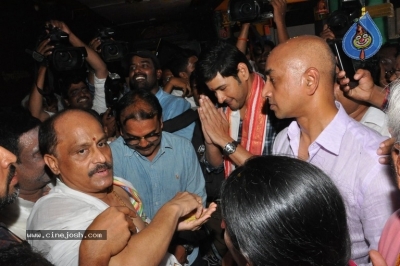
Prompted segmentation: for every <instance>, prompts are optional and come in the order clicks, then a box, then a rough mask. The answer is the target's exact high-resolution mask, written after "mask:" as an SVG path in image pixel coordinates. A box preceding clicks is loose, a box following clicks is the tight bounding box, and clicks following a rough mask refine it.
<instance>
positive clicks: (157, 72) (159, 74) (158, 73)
mask: <svg viewBox="0 0 400 266" xmlns="http://www.w3.org/2000/svg"><path fill="white" fill-rule="evenodd" d="M156 76H157V80H159V79H160V78H161V76H162V70H161V69H157V70H156Z"/></svg>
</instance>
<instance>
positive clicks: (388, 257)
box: [378, 210, 400, 266]
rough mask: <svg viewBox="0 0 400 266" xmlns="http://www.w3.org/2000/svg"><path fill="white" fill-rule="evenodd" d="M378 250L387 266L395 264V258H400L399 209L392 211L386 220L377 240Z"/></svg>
mask: <svg viewBox="0 0 400 266" xmlns="http://www.w3.org/2000/svg"><path fill="white" fill-rule="evenodd" d="M378 251H379V253H381V255H382V256H383V257H384V258H385V261H386V263H387V265H388V266H395V265H396V262H397V260H400V210H397V212H395V213H393V215H392V216H390V218H389V220H388V221H387V223H386V225H385V228H384V229H383V232H382V236H381V240H379V248H378Z"/></svg>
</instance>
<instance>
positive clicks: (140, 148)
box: [135, 143, 154, 151]
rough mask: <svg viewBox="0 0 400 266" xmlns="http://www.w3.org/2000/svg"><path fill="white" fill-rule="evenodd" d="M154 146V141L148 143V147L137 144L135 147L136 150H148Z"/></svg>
mask: <svg viewBox="0 0 400 266" xmlns="http://www.w3.org/2000/svg"><path fill="white" fill-rule="evenodd" d="M153 146H154V143H150V144H149V145H147V146H146V147H140V146H136V147H135V150H139V151H141V150H147V149H148V148H150V147H153Z"/></svg>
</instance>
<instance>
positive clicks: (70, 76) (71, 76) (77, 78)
mask: <svg viewBox="0 0 400 266" xmlns="http://www.w3.org/2000/svg"><path fill="white" fill-rule="evenodd" d="M80 82H83V83H84V84H85V85H86V86H87V83H86V76H85V73H84V72H82V71H68V72H65V73H63V76H62V77H60V79H59V88H60V91H61V97H62V98H63V99H68V98H69V95H68V91H69V88H70V87H71V85H72V84H78V83H80Z"/></svg>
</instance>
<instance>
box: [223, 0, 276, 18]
mask: <svg viewBox="0 0 400 266" xmlns="http://www.w3.org/2000/svg"><path fill="white" fill-rule="evenodd" d="M273 11H274V10H273V8H272V5H271V3H270V1H268V0H230V1H229V6H228V14H229V17H230V20H231V21H240V22H255V21H257V22H259V21H263V20H266V19H269V18H272V17H273V16H274V15H273Z"/></svg>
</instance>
